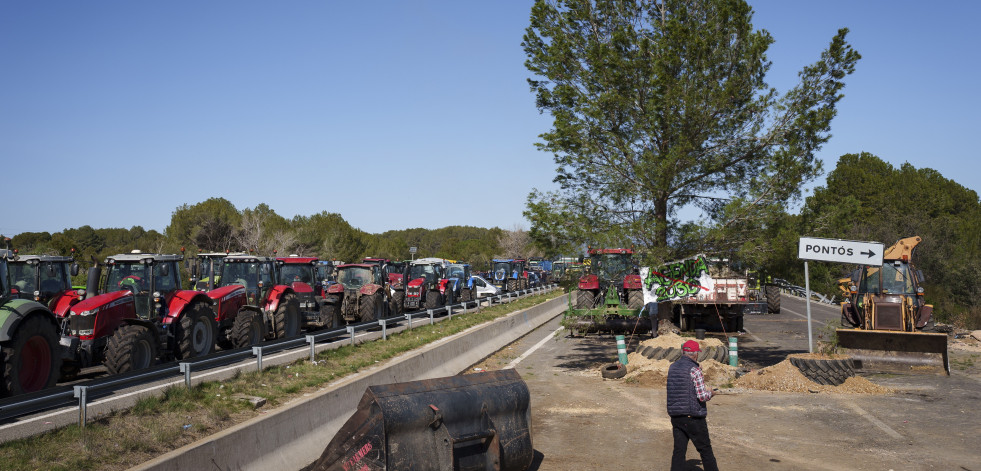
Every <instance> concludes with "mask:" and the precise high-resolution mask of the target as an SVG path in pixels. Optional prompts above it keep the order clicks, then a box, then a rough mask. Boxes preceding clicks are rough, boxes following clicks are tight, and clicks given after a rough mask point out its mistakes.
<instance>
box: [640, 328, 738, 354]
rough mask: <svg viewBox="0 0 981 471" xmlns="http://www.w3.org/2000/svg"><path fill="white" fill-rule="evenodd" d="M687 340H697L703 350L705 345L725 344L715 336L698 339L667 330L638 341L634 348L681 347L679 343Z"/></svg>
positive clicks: (718, 345)
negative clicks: (638, 343)
mask: <svg viewBox="0 0 981 471" xmlns="http://www.w3.org/2000/svg"><path fill="white" fill-rule="evenodd" d="M688 340H694V341H696V342H698V345H699V347H701V349H702V350H705V349H706V348H707V347H722V346H724V345H725V344H723V343H722V341H721V340H719V339H717V338H711V337H709V338H707V339H704V340H698V339H694V338H691V337H682V336H680V335H678V334H675V333H672V332H668V333H665V334H660V335H658V336H657V337H654V338H652V339H648V340H644V341H643V342H640V345H638V346H637V348H636V349H635V350H640V349H641V348H643V347H651V348H657V347H662V348H681V344H683V343H685V342H686V341H688Z"/></svg>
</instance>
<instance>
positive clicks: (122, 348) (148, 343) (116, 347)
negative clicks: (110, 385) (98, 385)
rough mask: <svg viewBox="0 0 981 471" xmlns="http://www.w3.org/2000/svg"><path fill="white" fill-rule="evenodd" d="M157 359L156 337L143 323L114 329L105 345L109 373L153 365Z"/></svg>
mask: <svg viewBox="0 0 981 471" xmlns="http://www.w3.org/2000/svg"><path fill="white" fill-rule="evenodd" d="M156 361H157V339H156V338H155V335H154V332H153V331H152V330H150V328H149V327H147V326H145V325H138V324H130V325H123V326H120V327H119V328H118V329H116V332H114V333H113V334H112V337H110V338H109V344H108V346H106V362H105V365H106V369H107V370H109V374H114V375H115V374H120V373H127V372H130V371H136V370H143V369H146V368H149V367H151V366H153V364H154V363H156Z"/></svg>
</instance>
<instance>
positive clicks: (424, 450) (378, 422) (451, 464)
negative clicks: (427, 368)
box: [304, 369, 534, 471]
mask: <svg viewBox="0 0 981 471" xmlns="http://www.w3.org/2000/svg"><path fill="white" fill-rule="evenodd" d="M529 402H530V394H529V393H528V386H527V385H526V384H525V382H524V381H522V380H521V377H520V376H519V375H518V373H517V372H516V371H515V370H513V369H507V370H501V371H488V372H485V373H477V374H472V375H466V376H450V377H446V378H437V379H429V380H423V381H412V382H408V383H395V384H386V385H380V386H370V387H368V389H367V390H365V393H364V396H362V397H361V402H360V403H359V404H358V410H357V411H356V412H355V413H354V415H353V416H351V418H350V419H348V421H347V423H345V424H344V426H343V427H341V429H340V430H339V431H338V432H337V435H335V436H334V438H333V439H332V440H331V441H330V443H329V444H328V445H327V448H326V449H325V450H324V453H323V454H322V455H321V456H320V459H319V460H317V461H316V462H314V463H313V464H311V465H310V466H307V467H306V468H304V469H305V470H311V471H312V470H316V471H334V470H339V471H351V470H356V471H361V470H392V471H394V470H440V471H444V470H445V471H450V470H474V471H476V470H501V471H508V470H525V469H528V467H529V466H530V465H531V462H532V458H533V457H534V450H533V449H532V445H531V409H530V407H529Z"/></svg>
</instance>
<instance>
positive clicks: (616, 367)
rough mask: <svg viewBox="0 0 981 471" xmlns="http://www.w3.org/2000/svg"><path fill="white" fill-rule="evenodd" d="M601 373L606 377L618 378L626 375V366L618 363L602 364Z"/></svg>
mask: <svg viewBox="0 0 981 471" xmlns="http://www.w3.org/2000/svg"><path fill="white" fill-rule="evenodd" d="M601 373H602V375H603V377H604V378H606V379H620V378H623V377H624V376H626V375H627V367H626V366H623V365H621V364H620V363H609V364H606V365H603V369H602V370H601Z"/></svg>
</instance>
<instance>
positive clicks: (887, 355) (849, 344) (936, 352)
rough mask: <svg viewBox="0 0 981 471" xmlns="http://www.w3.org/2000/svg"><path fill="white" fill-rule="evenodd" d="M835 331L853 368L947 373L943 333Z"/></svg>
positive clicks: (839, 343) (896, 371)
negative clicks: (853, 362)
mask: <svg viewBox="0 0 981 471" xmlns="http://www.w3.org/2000/svg"><path fill="white" fill-rule="evenodd" d="M837 332H838V347H840V348H844V349H846V353H847V354H848V355H850V356H851V357H852V359H854V360H855V369H857V370H861V371H868V372H881V373H924V374H939V375H943V374H948V375H949V374H950V365H949V363H948V358H947V336H946V335H945V334H927V333H922V332H897V331H890V330H860V329H838V331H837Z"/></svg>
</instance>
